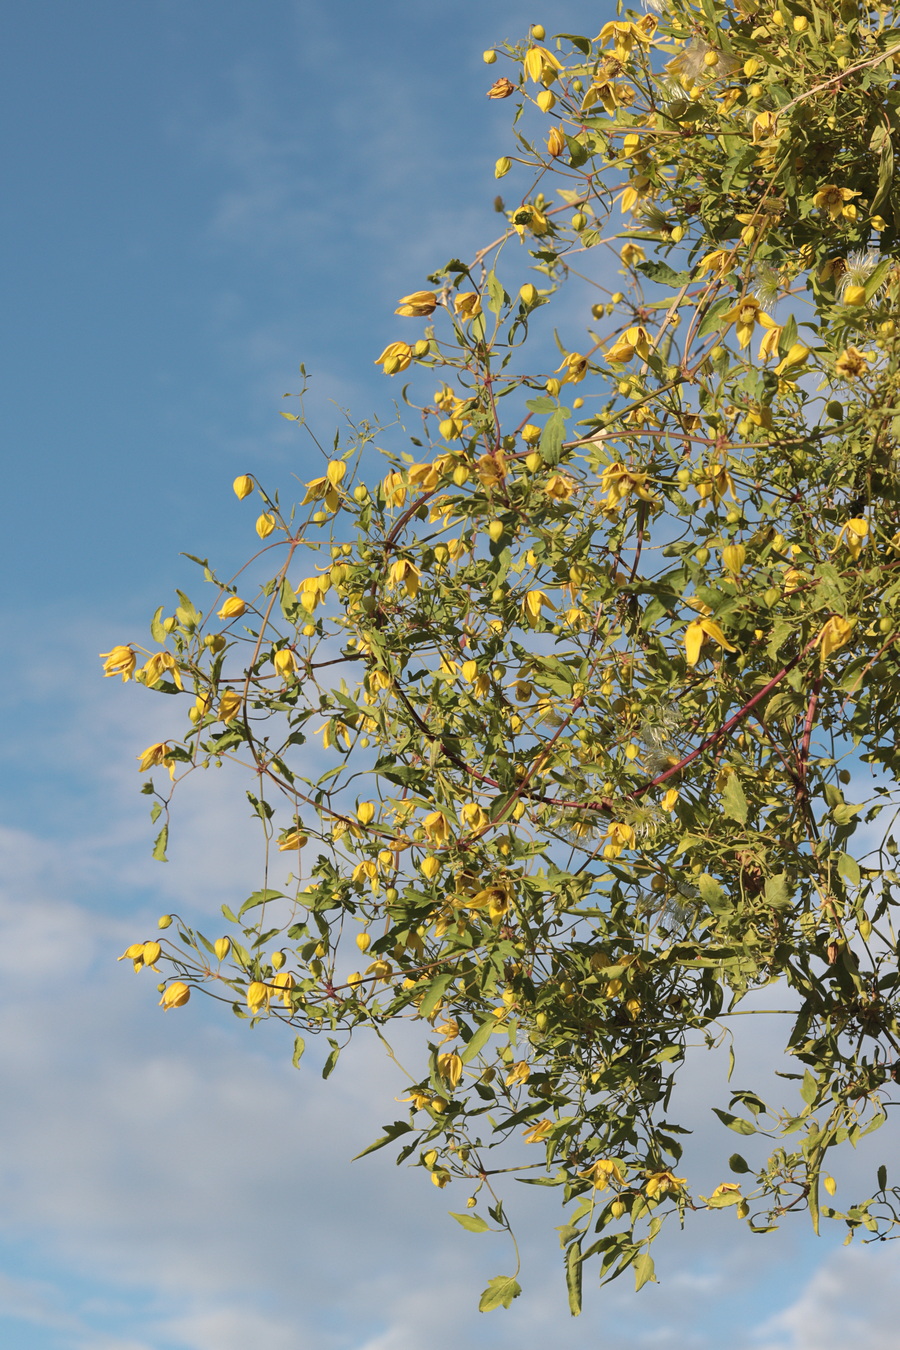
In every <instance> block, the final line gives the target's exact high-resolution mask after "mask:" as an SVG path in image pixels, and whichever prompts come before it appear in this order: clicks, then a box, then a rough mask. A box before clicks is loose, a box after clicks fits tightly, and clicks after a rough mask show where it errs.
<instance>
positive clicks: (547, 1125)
mask: <svg viewBox="0 0 900 1350" xmlns="http://www.w3.org/2000/svg"><path fill="white" fill-rule="evenodd" d="M552 1129H553V1121H552V1120H547V1119H546V1118H545V1119H544V1120H539V1121H538V1122H537V1124H536V1125H532V1127H531V1129H530V1130H523V1132H522V1136H523V1138H524V1140H525V1143H526V1144H540V1143H541V1142H542V1141H543V1140H544V1139H546V1138H547V1135H548V1134H549V1133H550V1131H551V1130H552Z"/></svg>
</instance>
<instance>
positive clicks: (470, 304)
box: [453, 291, 481, 319]
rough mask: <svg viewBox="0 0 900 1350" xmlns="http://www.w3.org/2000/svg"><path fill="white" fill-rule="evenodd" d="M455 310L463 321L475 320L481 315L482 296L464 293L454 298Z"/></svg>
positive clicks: (472, 292) (475, 293) (468, 292)
mask: <svg viewBox="0 0 900 1350" xmlns="http://www.w3.org/2000/svg"><path fill="white" fill-rule="evenodd" d="M453 309H454V311H455V312H456V313H457V314H458V315H459V316H460V318H461V319H474V318H476V317H477V316H478V315H479V314H480V313H481V296H480V295H478V293H477V292H476V291H462V292H461V294H459V295H455V296H454V297H453Z"/></svg>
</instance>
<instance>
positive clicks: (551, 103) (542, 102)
mask: <svg viewBox="0 0 900 1350" xmlns="http://www.w3.org/2000/svg"><path fill="white" fill-rule="evenodd" d="M534 101H535V103H536V104H537V105H538V107H539V108H540V110H541V112H550V110H551V108H555V107H556V95H555V94H554V92H553V90H552V89H542V90H541V92H540V93H539V94H538V96H537V98H536V99H535V100H534Z"/></svg>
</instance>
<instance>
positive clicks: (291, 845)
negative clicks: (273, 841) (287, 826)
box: [278, 830, 308, 853]
mask: <svg viewBox="0 0 900 1350" xmlns="http://www.w3.org/2000/svg"><path fill="white" fill-rule="evenodd" d="M307 842H308V840H307V836H306V835H305V834H303V833H302V832H301V831H300V830H291V832H290V834H286V835H285V836H284V838H283V839H279V841H278V848H279V850H280V851H281V852H282V853H289V852H291V851H292V850H293V849H295V848H303V847H304V845H305V844H306V843H307Z"/></svg>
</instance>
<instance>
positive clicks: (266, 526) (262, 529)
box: [256, 511, 275, 539]
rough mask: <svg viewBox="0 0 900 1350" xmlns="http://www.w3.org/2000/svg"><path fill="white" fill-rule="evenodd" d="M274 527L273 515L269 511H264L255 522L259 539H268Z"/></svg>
mask: <svg viewBox="0 0 900 1350" xmlns="http://www.w3.org/2000/svg"><path fill="white" fill-rule="evenodd" d="M274 528H275V517H274V516H273V515H272V514H271V512H270V511H264V512H263V514H262V515H261V516H260V517H259V519H258V520H257V522H256V533H257V534H258V535H259V537H260V539H268V537H269V535H270V534H271V533H272V531H273V530H274Z"/></svg>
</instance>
